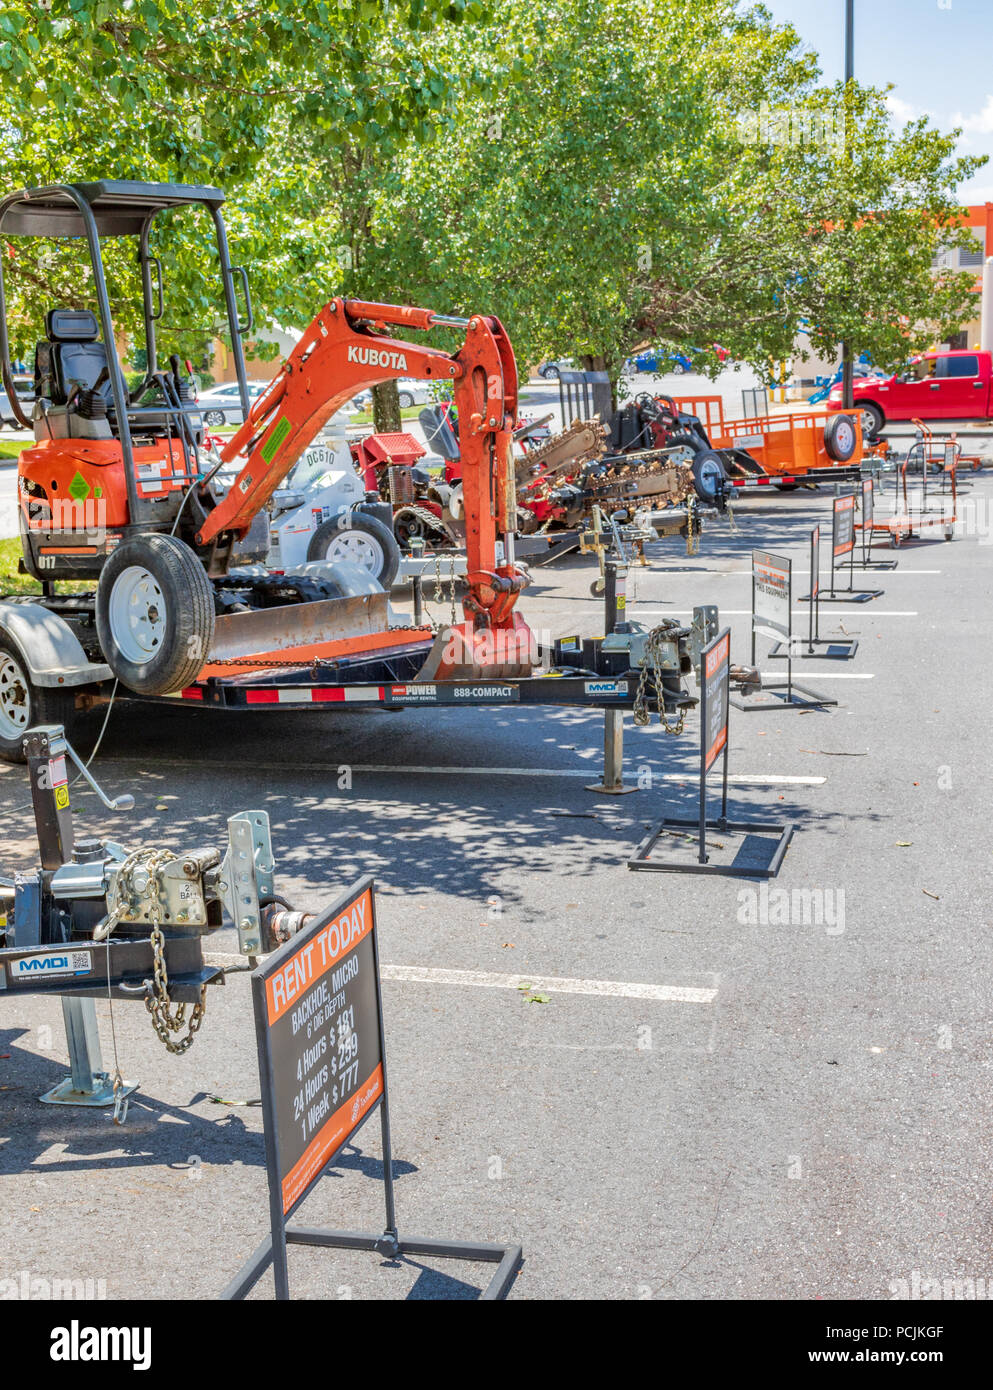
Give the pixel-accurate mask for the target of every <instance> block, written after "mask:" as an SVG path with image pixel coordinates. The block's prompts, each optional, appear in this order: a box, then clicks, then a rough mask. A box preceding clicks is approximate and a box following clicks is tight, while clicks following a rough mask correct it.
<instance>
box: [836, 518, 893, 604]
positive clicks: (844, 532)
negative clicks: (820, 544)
mask: <svg viewBox="0 0 993 1390" xmlns="http://www.w3.org/2000/svg"><path fill="white" fill-rule="evenodd" d="M857 502H858V494H857V493H855V492H842V493H839V495H838V496H837V497H835V498H834V499H833V501H832V504H831V571H830V573H831V585H830V588H829V589H827V591H826V592H825V594H824V597H825V598H827V599H829V600H830V601H831V602H832V603H868V602H869V601H870V600H871V599H874V598H879V596H880V595H881V594H882V593H883V590H882V589H856V587H855V507H856V503H857ZM849 532H850V535H848V533H849ZM839 538H840V539H839ZM844 555H847V556H848V588H847V589H839V588H837V587H836V584H835V572H836V570H837V568H838V557H839V556H844Z"/></svg>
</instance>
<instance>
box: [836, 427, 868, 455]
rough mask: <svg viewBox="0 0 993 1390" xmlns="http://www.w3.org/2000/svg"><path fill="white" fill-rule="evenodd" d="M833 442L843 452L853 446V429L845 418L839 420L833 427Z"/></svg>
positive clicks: (845, 452)
mask: <svg viewBox="0 0 993 1390" xmlns="http://www.w3.org/2000/svg"><path fill="white" fill-rule="evenodd" d="M863 428H864V426H863ZM834 442H835V444H836V445H837V446H838V449H839V451H840V452H841V453H843V454H847V453H848V452H849V450H851V449H854V448H855V430H854V428H853V426H852V425H851V424H850V423H849V422H848V421H847V420H843V421H841V423H840V424H838V426H837V427H836V428H835V431H834Z"/></svg>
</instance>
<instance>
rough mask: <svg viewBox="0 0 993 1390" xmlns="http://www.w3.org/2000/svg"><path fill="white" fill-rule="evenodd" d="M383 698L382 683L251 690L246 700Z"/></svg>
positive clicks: (284, 702) (363, 700)
mask: <svg viewBox="0 0 993 1390" xmlns="http://www.w3.org/2000/svg"><path fill="white" fill-rule="evenodd" d="M382 699H383V687H382V686H381V685H352V686H345V685H339V686H324V687H317V688H316V689H315V688H313V687H309V686H305V685H290V686H284V687H283V688H281V689H277V690H249V691H246V693H245V702H246V704H249V705H310V704H314V705H317V704H339V703H340V704H349V703H352V702H355V703H365V704H372V703H379V702H380V701H381V700H382Z"/></svg>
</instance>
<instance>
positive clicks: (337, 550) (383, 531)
mask: <svg viewBox="0 0 993 1390" xmlns="http://www.w3.org/2000/svg"><path fill="white" fill-rule="evenodd" d="M307 559H308V560H326V561H328V562H329V563H330V564H333V563H334V562H335V560H349V561H351V563H352V564H357V565H360V566H361V567H362V568H363V569H367V570H368V571H369V573H370V574H371V575H372V577H373V578H374V579H378V580H379V582H380V584H382V586H383V588H384V589H386V590H387V591H389V588H390V586H391V585H392V583H393V581H394V579H396V577H397V570H398V569H399V568H400V547H399V545H398V544H397V541H396V537H395V536H394V534H393V532H392V531H391V530H390V528H389V527H388V526H386V525H384V524H383V522H381V521H380V519H379V517H377V516H371V515H370V514H369V513H368V512H360V511H352V512H351V513H350V515H349V516H347V517H342V518H337V517H332V518H331V519H330V520H328V521H324V522H322V523H321V525H320V526H318V528H317V530H316V531H315V532H314V534H313V535H312V536H311V538H310V544H309V545H308V546H307Z"/></svg>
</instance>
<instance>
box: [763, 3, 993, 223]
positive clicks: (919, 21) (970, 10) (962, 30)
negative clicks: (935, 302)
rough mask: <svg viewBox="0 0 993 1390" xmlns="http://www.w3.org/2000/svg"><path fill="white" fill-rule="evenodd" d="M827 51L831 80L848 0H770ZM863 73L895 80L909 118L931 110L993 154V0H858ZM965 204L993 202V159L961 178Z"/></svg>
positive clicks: (900, 112)
mask: <svg viewBox="0 0 993 1390" xmlns="http://www.w3.org/2000/svg"><path fill="white" fill-rule="evenodd" d="M764 3H765V5H766V8H767V9H768V10H769V11H770V12H771V13H772V15H773V16H774V18H775V19H777V20H779V21H781V22H786V21H788V22H789V23H790V24H792V25H793V27H794V28H795V29H796V31H797V32H798V34H799V35H800V37H801V38H802V39H803V40H804V42H805V43H806V44H807V45H808V46H809V47H810V48H812V49H813V50H814V51H815V52H816V53H817V54H818V55H819V57H820V67H821V70H822V72H823V74H824V79H825V81H827V82H833V81H835V80H838V79H840V78H841V77H843V76H844V66H845V58H844V38H845V0H764ZM855 76H856V78H857V79H858V80H859V81H861V82H864V83H866V84H867V85H869V86H874V87H883V86H885V85H886V84H887V83H891V82H892V83H893V85H894V89H893V92H892V93H891V95H890V106H891V109H892V111H893V116H894V119H895V120H896V121H897V122H903V121H905V120H908V119H910V118H912V117H915V116H919V115H922V114H925V113H926V114H928V115H930V117H931V119H932V122H933V124H935V125H936V126H937V127H938V128H939V130H942V131H945V132H947V131H950V130H952V129H954V128H955V127H957V126H961V127H962V136H961V138H960V140H959V147H958V148H959V152H960V153H961V154H987V155H990V156H993V0H855ZM959 193H960V196H961V198H962V201H963V202H964V203H983V202H986V201H987V200H989V201H990V202H993V158H991V160H990V163H989V164H987V165H986V166H985V167H984V168H982V169H980V170H979V172H978V173H977V174H976V175H975V177H974V178H972V179H970V180H969V182H968V183H963V184H961V185H960V188H959Z"/></svg>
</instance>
